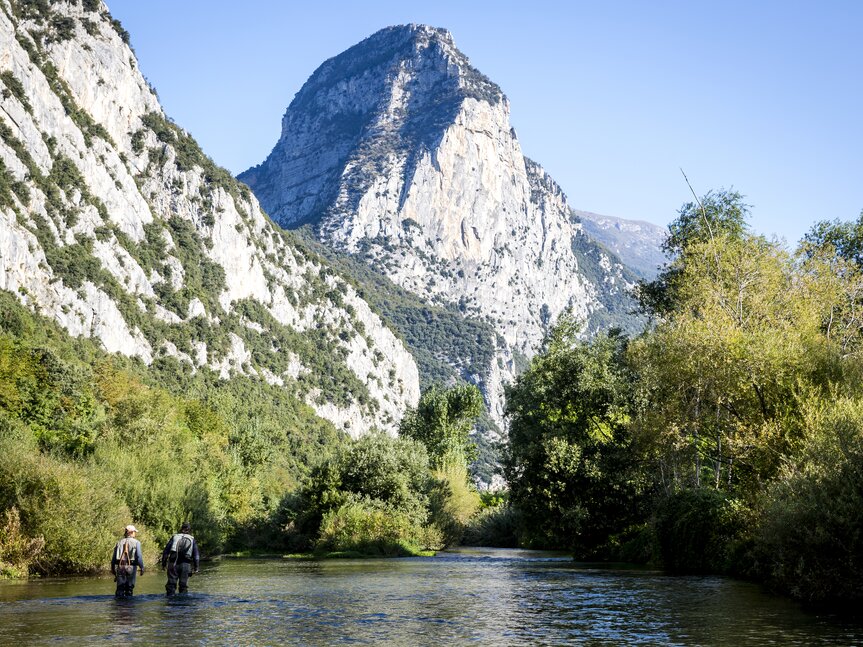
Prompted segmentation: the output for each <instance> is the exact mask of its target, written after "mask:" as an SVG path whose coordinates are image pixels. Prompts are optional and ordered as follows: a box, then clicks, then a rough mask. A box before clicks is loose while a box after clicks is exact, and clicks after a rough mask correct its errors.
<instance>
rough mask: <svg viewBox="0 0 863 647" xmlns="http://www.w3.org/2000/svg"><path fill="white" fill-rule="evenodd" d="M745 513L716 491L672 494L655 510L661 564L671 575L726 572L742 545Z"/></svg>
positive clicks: (703, 490)
mask: <svg viewBox="0 0 863 647" xmlns="http://www.w3.org/2000/svg"><path fill="white" fill-rule="evenodd" d="M746 517H747V510H746V508H745V507H744V506H743V504H742V503H741V502H740V501H739V500H737V499H732V498H729V496H728V495H727V494H726V493H724V492H720V491H718V490H713V489H708V488H701V489H693V490H681V491H679V492H675V493H674V494H672V495H671V496H669V497H668V498H667V499H665V500H664V501H662V502H661V503H660V504H659V506H658V507H657V509H656V512H655V517H654V528H655V531H656V539H657V542H658V550H659V558H660V560H661V562H662V565H663V566H664V567H665V568H666V569H668V570H669V571H672V572H675V573H728V572H730V571H731V567H732V565H733V564H734V563H735V562H736V560H735V557H736V556H737V555H738V553H739V551H740V550H741V547H742V545H743V541H744V536H743V532H744V529H745V528H746V521H747V519H746Z"/></svg>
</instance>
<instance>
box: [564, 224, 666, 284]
mask: <svg viewBox="0 0 863 647" xmlns="http://www.w3.org/2000/svg"><path fill="white" fill-rule="evenodd" d="M573 214H575V217H576V218H577V219H578V220H579V222H581V224H582V226H583V227H584V230H585V231H586V232H587V233H588V234H589V235H590V237H591V238H593V239H594V240H597V241H599V242H600V243H602V244H603V245H605V246H606V247H607V248H608V249H609V250H611V251H612V252H614V253H615V254H616V255H617V257H618V258H620V260H621V261H622V262H623V263H625V264H626V266H627V267H629V268H631V269H632V270H634V271H635V272H636V273H637V274H638V275H639V276H641V277H642V278H645V279H652V278H654V277H655V276H656V274H657V270H658V268H659V266H660V265H662V264H663V263H664V262H665V260H666V258H665V254H664V253H663V251H662V243H663V241H665V237H666V236H667V235H668V230H667V229H666V228H665V227H660V226H658V225H654V224H652V223H649V222H645V221H644V220H626V219H624V218H615V217H614V216H602V215H599V214H598V213H591V212H590V211H579V210H577V209H575V210H573Z"/></svg>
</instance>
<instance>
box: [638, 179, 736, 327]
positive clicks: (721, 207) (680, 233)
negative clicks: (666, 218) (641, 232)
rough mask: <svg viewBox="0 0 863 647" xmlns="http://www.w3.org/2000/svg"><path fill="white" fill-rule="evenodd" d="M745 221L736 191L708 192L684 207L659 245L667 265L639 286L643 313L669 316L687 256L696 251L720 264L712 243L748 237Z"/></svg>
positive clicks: (673, 305)
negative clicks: (707, 255)
mask: <svg viewBox="0 0 863 647" xmlns="http://www.w3.org/2000/svg"><path fill="white" fill-rule="evenodd" d="M748 217H749V205H747V204H746V203H745V202H744V197H743V196H742V195H741V194H740V193H738V192H737V191H726V190H721V191H718V192H713V191H709V192H708V193H707V194H706V195H704V196H703V197H701V198H700V199H698V200H697V201H696V202H687V203H686V204H684V205H683V206H682V207H681V208H680V210H679V211H678V214H677V218H676V219H675V220H674V221H672V223H671V224H670V225H669V226H668V238H666V239H665V242H664V243H663V245H662V247H663V251H664V252H665V253H666V255H667V256H668V258H669V262H668V263H667V264H666V265H665V267H664V268H663V269H662V271H661V272H660V273H659V275H658V276H657V277H656V278H655V279H654V280H653V281H650V282H643V283H641V284H640V285H639V290H638V297H639V302H640V303H641V307H642V309H643V310H644V311H645V312H647V313H649V314H653V315H658V316H665V315H667V314H669V313H670V312H671V311H672V310H673V309H674V307H675V303H676V299H677V291H678V289H679V288H680V285H681V282H682V276H681V275H682V273H683V268H684V267H685V265H686V263H687V261H688V258H689V256H690V255H691V254H692V253H695V251H696V250H698V253H702V254H704V253H706V254H709V255H710V256H711V257H712V258H713V260H714V261H715V262H717V263H719V262H720V257H719V252H718V250H717V249H716V248H715V246H714V245H713V242H714V241H716V240H717V239H720V238H732V239H741V238H743V237H744V236H745V235H746V234H747V233H748V225H747V223H746V219H747V218H748ZM708 243H709V244H708Z"/></svg>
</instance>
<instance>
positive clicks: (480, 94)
mask: <svg viewBox="0 0 863 647" xmlns="http://www.w3.org/2000/svg"><path fill="white" fill-rule="evenodd" d="M468 100H475V101H477V102H481V103H485V104H488V105H489V106H490V107H491V108H492V109H493V110H502V111H503V113H504V114H506V115H507V117H506V118H508V114H509V105H508V103H507V101H506V97H505V96H504V94H503V91H502V90H501V89H500V87H499V86H498V85H496V84H495V83H493V82H492V81H491V80H489V79H488V78H487V77H486V76H484V75H483V74H481V73H480V72H479V71H478V70H477V69H476V68H474V67H473V66H472V65H471V64H470V61H469V60H468V58H467V56H465V55H464V54H463V53H462V52H460V51H459V50H458V48H457V47H456V46H455V41H454V40H453V37H452V35H451V34H450V32H448V31H447V30H445V29H440V28H436V27H430V26H428V25H418V24H409V25H398V26H393V27H387V28H385V29H381V30H380V31H378V32H376V33H374V34H372V35H371V36H369V37H368V38H366V39H365V40H363V41H361V42H359V43H357V44H356V45H354V46H353V47H351V48H349V49H347V50H346V51H344V52H342V53H341V54H339V55H338V56H334V57H333V58H330V59H328V60H327V61H325V62H324V63H322V64H321V65H320V66H319V67H318V69H317V70H315V72H314V73H313V74H312V75H311V77H309V79H308V81H306V83H305V84H304V85H303V87H302V88H301V89H300V91H299V92H297V94H296V96H295V97H294V100H293V101H292V102H291V104H290V106H289V107H288V109H287V111H286V112H285V116H284V117H283V119H282V134H281V137H280V139H279V142H278V143H277V144H276V146H275V148H274V149H273V151H272V153H271V154H270V156H269V157H268V158H267V159H266V160H265V161H264V162H263V163H262V164H261V165H259V166H257V167H254V168H251V169H249V170H248V171H246V172H245V173H243V174H241V175H240V179H241V180H242V181H244V182H246V183H247V184H248V185H249V186H250V187H251V188H252V189H253V190H254V191H255V192H256V194H257V195H259V196H263V197H264V199H265V201H266V203H267V205H268V211H269V213H270V215H271V216H272V217H273V218H274V219H275V220H277V221H278V222H280V223H281V224H282V225H284V226H297V225H300V224H303V223H305V222H316V221H318V220H319V219H320V218H321V217H322V216H323V215H324V214H325V213H326V212H327V211H329V210H331V206H332V205H333V203H334V201H335V200H336V199H337V198H338V196H337V195H336V194H335V191H336V187H337V186H338V184H339V178H340V177H343V176H344V175H345V174H351V175H353V176H354V177H355V179H356V182H355V183H354V184H355V185H357V186H359V185H362V186H365V185H367V184H368V180H370V179H371V177H372V176H374V175H375V174H379V173H380V172H382V171H384V170H385V169H388V168H389V167H390V165H391V163H392V162H393V160H394V159H396V158H400V159H402V160H403V159H405V155H403V154H405V153H406V155H407V164H401V163H400V164H399V165H400V166H401V168H402V170H403V171H404V172H405V173H409V172H410V171H411V170H412V169H413V168H414V167H415V162H416V159H417V156H421V155H423V154H426V153H428V152H429V151H431V150H433V149H434V148H435V147H436V146H437V144H438V143H439V142H440V140H441V138H442V137H443V135H444V132H445V131H446V129H447V128H448V127H449V126H451V125H452V124H453V123H454V121H455V119H456V117H457V115H458V114H459V113H460V111H461V108H462V105H463V104H464V103H465V102H466V101H468ZM309 138H312V139H314V145H313V146H312V147H311V148H310V147H309V145H307V144H310V143H311V142H307V140H308V139H309ZM321 144H323V145H321ZM394 151H398V152H399V154H398V155H395V156H393V155H392V154H391V153H393V152H394ZM274 168H278V169H279V171H278V172H277V173H274V172H273V169H274ZM276 176H278V177H279V178H281V179H279V180H277V181H276V180H275V177H276ZM290 177H293V178H297V179H300V181H299V182H298V183H297V182H293V181H290V180H289V181H288V182H287V183H285V182H283V181H282V180H283V179H285V178H290ZM406 179H407V178H406ZM349 197H350V196H348V198H349Z"/></svg>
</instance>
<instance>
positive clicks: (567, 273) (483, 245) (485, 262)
mask: <svg viewBox="0 0 863 647" xmlns="http://www.w3.org/2000/svg"><path fill="white" fill-rule="evenodd" d="M240 178H241V179H242V180H243V181H245V182H247V183H248V184H249V186H250V187H251V188H252V189H253V191H254V192H255V193H256V195H257V196H258V199H259V200H261V204H262V205H263V206H264V208H265V209H266V210H267V212H268V213H269V214H270V215H271V216H272V217H273V218H274V219H275V220H276V221H277V222H279V223H280V224H282V225H283V226H285V227H296V226H299V225H303V224H309V225H310V226H311V227H312V229H313V231H314V233H315V235H316V237H317V238H318V239H319V240H320V241H322V242H323V243H324V244H326V245H327V246H329V247H331V248H333V249H335V250H339V251H341V252H344V253H349V254H353V255H355V256H359V257H361V258H363V259H364V260H365V262H366V263H367V264H368V265H370V266H371V267H372V268H374V269H376V270H377V271H378V272H380V273H382V274H384V275H386V276H387V277H388V278H389V279H391V280H392V281H393V282H395V283H397V284H398V285H400V286H402V287H403V288H405V289H407V290H409V291H411V292H413V293H415V294H417V295H419V296H421V297H422V298H423V299H425V300H427V301H428V302H430V303H433V304H437V305H445V306H454V307H455V308H457V309H458V310H459V311H460V312H461V313H463V314H465V315H471V316H474V317H477V318H479V319H481V320H484V321H487V322H489V323H490V324H491V325H492V326H493V327H494V330H495V343H494V357H493V358H492V359H491V361H490V362H488V364H487V365H486V366H485V367H484V369H483V371H482V372H481V373H478V374H477V373H475V374H472V375H468V374H465V372H464V371H463V372H462V374H463V376H464V377H466V378H467V379H469V380H471V381H473V382H476V383H478V384H480V385H482V386H483V388H484V392H485V394H486V398H487V401H488V403H489V404H490V405H491V407H492V413H493V415H494V417H495V418H496V420H497V421H498V422H500V421H501V419H502V391H503V384H504V382H505V381H506V380H509V379H512V377H513V376H514V375H515V374H516V373H517V371H518V368H519V366H523V364H524V360H525V358H527V357H530V356H531V355H533V353H534V352H535V351H536V349H537V348H538V346H539V344H540V342H541V340H542V338H543V336H544V334H545V332H546V330H547V328H548V326H549V325H550V324H551V323H552V322H553V321H554V320H555V318H556V317H557V316H558V315H559V314H560V313H561V312H562V311H563V310H565V309H571V310H572V311H573V312H574V313H575V314H576V315H577V316H580V317H582V318H584V319H585V320H586V321H588V322H602V323H605V321H606V320H607V319H608V318H609V316H608V315H609V312H610V311H611V310H617V309H620V310H626V307H623V306H621V304H622V303H625V302H626V301H627V299H628V293H627V289H628V286H629V285H630V284H631V281H632V280H633V277H632V276H631V275H630V274H629V273H628V272H627V271H626V270H625V268H624V267H623V266H622V265H621V264H620V263H619V261H617V259H616V258H614V256H613V255H612V254H610V253H609V252H607V251H606V250H604V248H601V247H599V246H597V245H596V244H595V243H594V242H593V241H592V240H591V239H589V238H588V237H587V236H586V235H585V234H584V231H583V230H582V227H581V225H580V224H579V223H578V222H576V221H575V220H574V219H573V218H572V216H571V213H570V209H569V206H568V204H567V200H566V197H565V196H564V194H563V192H562V191H561V189H560V187H559V186H558V185H557V184H556V183H555V182H554V180H553V179H552V178H551V177H549V176H548V174H547V173H546V172H545V171H544V170H543V169H542V168H541V167H540V166H539V165H537V164H536V163H534V162H531V161H530V160H528V159H526V158H525V157H524V156H523V155H522V152H521V147H520V145H519V142H518V139H517V138H516V135H515V131H514V130H513V129H512V127H511V125H510V123H509V102H508V100H507V99H506V97H505V96H504V94H503V92H502V91H501V89H500V88H499V87H498V86H497V85H495V84H494V83H493V82H492V81H490V80H489V79H487V78H486V77H484V76H483V75H482V74H480V73H479V72H478V71H477V70H476V69H475V68H473V67H472V66H471V65H470V63H469V61H468V59H467V58H466V57H465V56H464V54H462V53H461V52H460V51H459V50H458V49H457V48H456V47H455V44H454V42H453V40H452V37H451V35H450V34H449V33H448V32H446V31H444V30H441V29H435V28H431V27H427V26H422V25H408V26H400V27H391V28H388V29H384V30H381V31H380V32H378V33H376V34H374V35H373V36H371V37H369V38H367V39H366V40H364V41H363V42H361V43H359V44H358V45H356V46H354V47H352V48H351V49H349V50H347V51H346V52H344V53H342V54H340V55H339V56H336V57H335V58H333V59H330V60H328V61H326V62H325V63H324V64H322V65H321V66H320V67H319V68H318V69H317V70H316V71H315V73H314V74H313V75H312V76H311V78H310V79H309V80H308V81H307V82H306V84H305V85H304V86H303V88H302V89H301V90H300V91H299V92H298V93H297V95H296V97H295V98H294V100H293V101H292V103H291V105H290V106H289V107H288V110H287V112H286V113H285V116H284V118H283V120H282V134H281V137H280V139H279V141H278V143H277V144H276V146H275V148H274V149H273V151H272V153H271V154H270V156H269V157H268V158H267V159H266V160H265V161H264V162H263V163H262V164H261V165H259V166H257V167H255V168H252V169H249V170H248V171H246V172H245V173H243V174H241V176H240ZM615 316H616V315H615ZM611 318H612V319H613V318H615V317H614V316H612V317H611ZM596 325H599V324H598V323H594V324H593V327H596Z"/></svg>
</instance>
